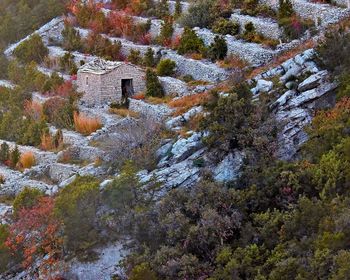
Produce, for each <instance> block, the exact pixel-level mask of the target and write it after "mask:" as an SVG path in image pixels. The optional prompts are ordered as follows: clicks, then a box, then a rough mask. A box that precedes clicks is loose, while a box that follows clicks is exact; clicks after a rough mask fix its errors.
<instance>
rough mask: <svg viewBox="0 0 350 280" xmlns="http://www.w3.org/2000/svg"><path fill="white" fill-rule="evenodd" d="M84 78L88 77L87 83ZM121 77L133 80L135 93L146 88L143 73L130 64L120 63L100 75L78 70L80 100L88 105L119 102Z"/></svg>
mask: <svg viewBox="0 0 350 280" xmlns="http://www.w3.org/2000/svg"><path fill="white" fill-rule="evenodd" d="M86 79H88V83H86ZM122 79H132V80H133V88H134V93H135V94H136V93H140V92H142V91H145V89H146V79H145V73H144V72H143V71H142V70H141V69H139V68H137V67H135V66H133V65H131V64H124V65H121V66H119V67H118V68H116V69H114V70H113V71H111V72H109V73H106V74H102V75H97V74H93V73H85V72H78V80H77V85H78V91H79V92H82V93H83V97H82V99H81V101H82V102H84V103H86V104H87V105H89V106H101V105H103V104H107V103H109V102H120V101H121V98H122Z"/></svg>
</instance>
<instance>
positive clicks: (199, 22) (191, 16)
mask: <svg viewBox="0 0 350 280" xmlns="http://www.w3.org/2000/svg"><path fill="white" fill-rule="evenodd" d="M212 7H213V1H210V0H203V1H198V2H193V3H191V5H190V7H189V9H188V11H187V13H186V14H183V16H182V17H181V19H180V23H181V24H182V25H183V26H185V27H189V28H194V27H200V28H205V27H208V26H210V25H211V24H212V22H213V21H214V20H215V16H216V15H215V14H213V13H211V11H212Z"/></svg>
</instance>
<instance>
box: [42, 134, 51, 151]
mask: <svg viewBox="0 0 350 280" xmlns="http://www.w3.org/2000/svg"><path fill="white" fill-rule="evenodd" d="M40 149H42V150H44V151H51V150H53V149H54V145H53V139H52V136H51V134H50V133H44V134H43V135H41V144H40Z"/></svg>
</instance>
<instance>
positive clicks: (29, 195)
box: [13, 187, 44, 215]
mask: <svg viewBox="0 0 350 280" xmlns="http://www.w3.org/2000/svg"><path fill="white" fill-rule="evenodd" d="M43 196H44V194H43V192H42V191H40V190H38V189H33V188H29V187H25V188H24V189H23V190H22V191H21V192H20V193H19V194H18V195H17V196H16V198H15V200H14V201H13V212H14V214H15V215H18V214H19V211H20V210H22V209H30V208H32V207H33V206H35V205H37V203H38V201H39V199H40V198H41V197H43Z"/></svg>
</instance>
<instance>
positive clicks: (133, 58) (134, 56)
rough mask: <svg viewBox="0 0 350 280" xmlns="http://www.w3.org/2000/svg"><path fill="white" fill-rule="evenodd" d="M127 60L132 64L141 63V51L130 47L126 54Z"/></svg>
mask: <svg viewBox="0 0 350 280" xmlns="http://www.w3.org/2000/svg"><path fill="white" fill-rule="evenodd" d="M128 61H129V62H130V63H132V64H141V62H142V59H141V53H140V51H138V50H134V49H131V50H130V53H129V55H128Z"/></svg>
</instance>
